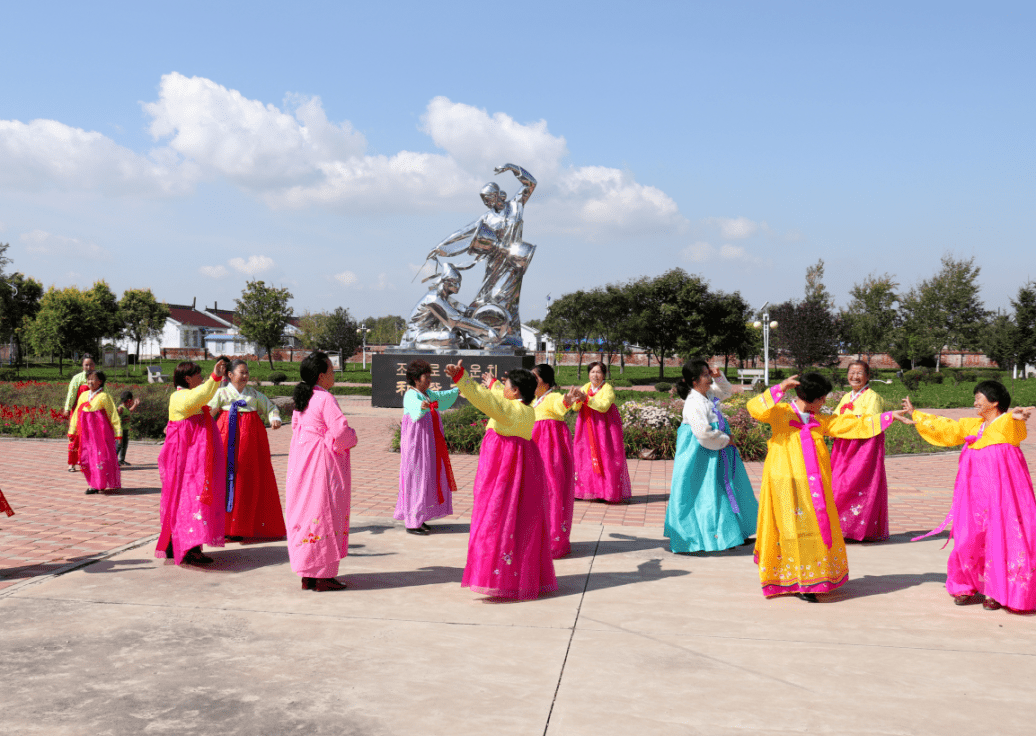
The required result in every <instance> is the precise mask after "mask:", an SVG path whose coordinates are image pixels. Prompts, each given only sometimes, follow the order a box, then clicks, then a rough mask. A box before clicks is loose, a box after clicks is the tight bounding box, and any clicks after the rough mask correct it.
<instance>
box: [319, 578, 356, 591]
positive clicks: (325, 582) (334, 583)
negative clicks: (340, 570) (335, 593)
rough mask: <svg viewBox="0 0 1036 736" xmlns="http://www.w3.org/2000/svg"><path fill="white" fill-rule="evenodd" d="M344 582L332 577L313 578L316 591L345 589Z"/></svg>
mask: <svg viewBox="0 0 1036 736" xmlns="http://www.w3.org/2000/svg"><path fill="white" fill-rule="evenodd" d="M346 587H348V586H346V584H345V583H342V582H339V581H338V580H335V579H334V578H316V579H313V588H312V590H315V591H316V592H318V593H326V592H327V591H329V590H345V589H346Z"/></svg>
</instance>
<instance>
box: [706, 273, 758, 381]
mask: <svg viewBox="0 0 1036 736" xmlns="http://www.w3.org/2000/svg"><path fill="white" fill-rule="evenodd" d="M751 313H752V312H751V307H749V306H748V302H746V301H745V300H744V299H742V298H741V294H740V293H739V292H736V291H735V292H734V293H733V294H726V293H724V292H717V293H715V294H713V295H712V302H711V304H710V306H709V317H708V324H709V331H710V332H711V334H712V341H711V345H710V349H709V350H708V352H710V353H712V354H713V355H722V356H723V370H724V371H726V369H727V368H728V367H729V366H730V356H731V355H736V356H737V358H738V359H739V360H745V359H746V358H748V357H749V356H750V355H755V354H756V353H755V352H754V351H755V349H756V345H760V346H761V342H760V340H759V337H760V336H759V334H758V333H757V332H756V331H755V330H753V329H752V328H751V326H750V325H749V316H750V315H751Z"/></svg>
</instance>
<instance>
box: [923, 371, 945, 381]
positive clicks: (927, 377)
mask: <svg viewBox="0 0 1036 736" xmlns="http://www.w3.org/2000/svg"><path fill="white" fill-rule="evenodd" d="M921 382H922V383H942V382H943V374H942V373H936V372H935V371H926V372H924V373H922V374H921Z"/></svg>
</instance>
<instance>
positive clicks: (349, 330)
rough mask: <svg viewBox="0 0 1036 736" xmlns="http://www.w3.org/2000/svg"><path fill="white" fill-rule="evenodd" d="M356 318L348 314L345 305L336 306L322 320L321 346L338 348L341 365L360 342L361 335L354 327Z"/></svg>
mask: <svg viewBox="0 0 1036 736" xmlns="http://www.w3.org/2000/svg"><path fill="white" fill-rule="evenodd" d="M357 327H358V325H357V324H356V320H354V319H353V318H352V317H351V316H350V315H349V310H348V309H346V308H345V307H336V308H335V311H333V312H331V314H329V315H327V319H326V320H325V321H324V334H323V339H322V343H321V347H322V348H323V349H324V350H338V351H339V352H341V354H342V367H343V368H344V367H345V361H347V360H349V358H351V357H352V356H353V355H354V354H355V353H356V348H357V347H358V346H359V345H360V344H361V343H362V341H363V337H362V335H360V334H359V333H358V332H357V331H356V328H357Z"/></svg>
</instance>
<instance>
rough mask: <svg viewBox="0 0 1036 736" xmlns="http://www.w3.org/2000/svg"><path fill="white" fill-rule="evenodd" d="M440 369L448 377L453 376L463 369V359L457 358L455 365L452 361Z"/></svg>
mask: <svg viewBox="0 0 1036 736" xmlns="http://www.w3.org/2000/svg"><path fill="white" fill-rule="evenodd" d="M442 370H443V373H445V374H446V375H447V376H449V377H450V378H453V377H454V376H456V375H457V374H458V373H460V372H461V371H462V370H464V359H463V358H461V359H459V360H458V361H457V364H456V365H454V364H453V363H450V364H449V365H448V366H446V367H445V368H443V369H442Z"/></svg>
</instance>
